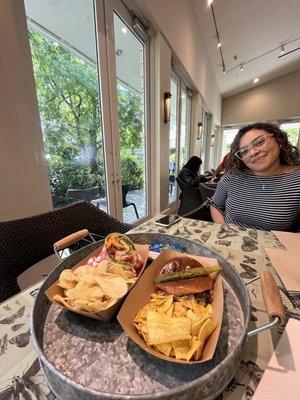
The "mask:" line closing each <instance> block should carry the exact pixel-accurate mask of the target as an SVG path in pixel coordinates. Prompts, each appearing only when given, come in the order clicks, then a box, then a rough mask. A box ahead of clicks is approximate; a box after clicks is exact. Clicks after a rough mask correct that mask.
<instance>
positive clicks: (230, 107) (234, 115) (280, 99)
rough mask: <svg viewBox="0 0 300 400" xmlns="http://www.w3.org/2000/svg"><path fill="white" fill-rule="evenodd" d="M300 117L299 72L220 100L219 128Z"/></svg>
mask: <svg viewBox="0 0 300 400" xmlns="http://www.w3.org/2000/svg"><path fill="white" fill-rule="evenodd" d="M295 117H300V71H296V72H293V73H291V74H288V75H285V76H283V77H281V78H278V79H274V80H272V81H270V82H267V83H265V84H262V85H259V86H257V87H255V88H253V89H250V90H246V91H245V92H242V93H239V94H236V95H234V96H231V97H228V98H227V99H224V100H223V106H222V125H234V124H240V123H241V124H244V123H248V122H255V121H266V120H280V119H289V118H295Z"/></svg>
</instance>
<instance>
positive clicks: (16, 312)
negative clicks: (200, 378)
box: [0, 217, 300, 400]
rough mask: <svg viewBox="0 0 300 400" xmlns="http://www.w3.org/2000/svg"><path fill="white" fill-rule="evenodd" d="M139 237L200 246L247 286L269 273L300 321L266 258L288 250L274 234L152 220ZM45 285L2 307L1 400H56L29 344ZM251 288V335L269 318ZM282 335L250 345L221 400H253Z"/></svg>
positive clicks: (275, 332) (268, 334) (255, 287)
mask: <svg viewBox="0 0 300 400" xmlns="http://www.w3.org/2000/svg"><path fill="white" fill-rule="evenodd" d="M155 219H157V217H156V218H155ZM139 232H153V233H157V232H158V233H167V234H170V235H176V236H181V237H185V238H189V239H192V240H195V241H199V242H200V243H203V244H205V245H206V246H208V247H210V248H211V249H213V250H215V251H217V252H219V253H220V254H221V255H222V256H223V257H225V258H226V259H227V260H228V261H230V262H231V264H232V265H234V267H235V268H236V269H237V270H238V271H239V273H240V275H241V277H242V278H243V279H244V280H246V281H247V280H249V279H252V278H255V277H256V276H258V275H260V274H261V272H262V270H263V269H266V268H267V269H270V270H271V271H272V272H273V274H274V276H275V278H276V280H277V283H278V285H279V287H281V289H282V290H281V293H282V299H283V303H284V306H285V308H286V310H287V312H288V313H289V314H290V315H293V316H295V317H298V318H300V305H299V302H297V301H296V299H295V298H292V297H290V296H288V293H286V291H285V290H284V287H283V284H282V282H281V281H280V279H279V278H278V276H276V273H275V270H274V269H273V268H272V265H271V264H270V261H269V260H268V258H267V257H266V252H265V249H266V248H282V247H283V246H282V244H281V243H280V242H279V241H278V239H277V238H276V237H275V236H274V235H273V234H272V233H270V232H265V231H257V230H254V229H246V228H240V227H237V226H235V225H227V224H224V225H219V224H215V223H210V222H203V221H195V220H191V219H182V220H181V221H180V222H178V223H176V224H175V225H173V226H171V227H169V228H162V227H158V226H156V225H155V224H154V219H152V220H150V221H148V222H146V223H145V224H143V225H140V226H139V227H137V228H135V229H133V230H132V233H139ZM40 285H41V282H40V283H38V284H36V285H35V286H33V287H31V288H29V289H27V290H25V291H23V292H21V293H19V294H18V295H16V296H14V297H12V298H11V299H8V300H7V301H6V302H4V303H2V304H0V399H1V400H6V399H16V400H17V399H20V398H33V399H34V398H37V399H43V400H45V399H54V398H55V397H54V396H53V394H52V393H51V392H50V389H49V387H48V385H47V382H46V381H45V379H44V376H43V374H42V372H41V370H40V368H39V364H38V361H37V356H36V353H35V350H34V348H33V345H32V343H31V341H30V333H29V316H30V310H31V306H32V304H33V302H34V297H35V294H36V292H37V290H38V288H39V286H40ZM248 288H249V293H250V297H251V301H252V315H251V324H250V328H251V329H252V328H255V327H257V326H260V325H263V324H265V323H266V322H268V317H267V315H266V312H265V306H264V303H263V299H262V295H261V291H260V283H259V280H257V281H255V282H253V283H252V284H250V285H249V286H248ZM280 334H281V332H280V331H279V329H277V328H273V329H272V330H271V331H265V332H263V333H261V334H259V335H258V336H253V337H251V338H249V339H248V340H247V343H246V345H245V351H244V356H243V359H242V361H241V365H240V368H239V369H238V371H237V373H236V375H235V377H234V379H233V380H232V382H231V383H230V384H229V385H228V387H227V388H226V389H225V391H224V392H223V393H222V394H221V395H220V396H219V397H218V400H221V399H222V400H225V399H226V400H227V399H228V400H231V399H251V397H252V396H253V393H254V391H255V389H256V387H257V385H258V383H259V381H260V379H261V377H262V374H263V372H264V370H265V369H266V366H267V364H268V362H269V359H270V357H271V354H272V353H273V351H274V347H275V346H276V344H277V342H278V340H279V337H280ZM22 396H23V397H22ZM29 396H30V397H29Z"/></svg>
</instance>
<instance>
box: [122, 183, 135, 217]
mask: <svg viewBox="0 0 300 400" xmlns="http://www.w3.org/2000/svg"><path fill="white" fill-rule="evenodd" d="M129 190H130V185H122V202H123V208H125V207H129V206H133V208H134V212H135V215H136V219H139V214H138V212H137V208H136V205H135V203H133V202H131V203H127V199H126V196H127V193H128V192H129Z"/></svg>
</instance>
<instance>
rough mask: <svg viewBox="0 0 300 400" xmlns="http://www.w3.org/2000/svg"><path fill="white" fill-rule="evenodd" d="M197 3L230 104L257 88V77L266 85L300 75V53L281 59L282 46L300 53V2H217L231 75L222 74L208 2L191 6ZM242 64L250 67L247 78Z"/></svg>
mask: <svg viewBox="0 0 300 400" xmlns="http://www.w3.org/2000/svg"><path fill="white" fill-rule="evenodd" d="M191 3H192V5H193V7H194V10H195V14H196V16H197V20H198V23H199V27H200V29H201V33H202V35H203V38H204V42H205V45H206V48H207V52H208V55H209V58H210V62H211V64H212V67H213V69H214V71H215V75H216V79H217V82H218V85H219V88H220V91H221V94H222V96H223V97H224V98H225V97H229V96H231V95H233V94H236V93H239V92H242V91H244V90H247V89H249V88H252V87H253V86H255V85H254V84H253V79H254V78H256V77H258V78H259V79H260V82H259V84H262V83H265V82H267V81H270V80H272V79H276V78H278V77H280V76H283V75H286V74H289V73H291V72H294V71H296V70H299V69H300V50H298V51H295V52H294V53H292V54H289V55H286V56H285V57H282V58H278V55H280V48H279V47H280V46H281V45H282V44H285V43H287V42H291V43H290V44H287V45H286V46H285V52H288V51H290V50H292V49H295V48H297V47H300V0H214V1H213V5H214V10H215V16H216V21H217V26H218V30H219V34H220V38H221V42H222V51H223V56H224V62H225V66H226V70H227V71H228V70H229V71H228V72H227V73H226V74H223V73H222V62H221V56H220V52H219V49H218V48H217V38H216V32H215V26H214V22H213V16H212V12H211V9H210V7H209V6H208V4H207V0H191ZM235 55H237V56H238V59H237V61H235V60H234V58H233V57H234V56H235ZM254 58H256V59H255V60H253V61H249V60H252V59H254ZM248 61H249V62H248ZM241 63H244V64H245V65H244V70H243V71H242V72H241V71H240V68H239V65H240V64H241ZM230 70H231V71H230ZM256 85H257V84H256Z"/></svg>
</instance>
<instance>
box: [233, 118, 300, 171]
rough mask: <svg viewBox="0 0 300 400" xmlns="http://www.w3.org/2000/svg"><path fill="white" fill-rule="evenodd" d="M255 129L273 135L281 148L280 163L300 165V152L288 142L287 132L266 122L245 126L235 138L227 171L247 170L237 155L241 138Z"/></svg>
mask: <svg viewBox="0 0 300 400" xmlns="http://www.w3.org/2000/svg"><path fill="white" fill-rule="evenodd" d="M253 129H257V130H261V131H265V132H267V133H269V134H270V135H273V137H274V139H275V140H276V142H277V143H278V145H279V146H280V153H279V158H280V163H281V164H283V165H297V164H299V152H298V149H297V147H295V146H293V145H292V144H291V143H289V141H288V137H287V134H286V132H285V131H283V130H281V129H280V128H279V127H278V126H277V125H275V124H269V123H265V122H256V123H254V124H250V125H247V126H243V127H242V128H241V129H240V130H239V131H238V133H237V135H236V136H235V138H234V140H233V142H232V144H231V148H230V152H229V157H228V160H227V163H226V171H237V170H238V171H243V170H246V169H247V166H246V164H245V163H244V162H243V161H242V160H240V159H238V158H237V157H236V156H235V153H236V152H237V151H238V150H239V148H240V147H239V145H240V140H241V138H242V137H243V136H244V135H245V134H246V133H247V132H249V131H252V130H253Z"/></svg>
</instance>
